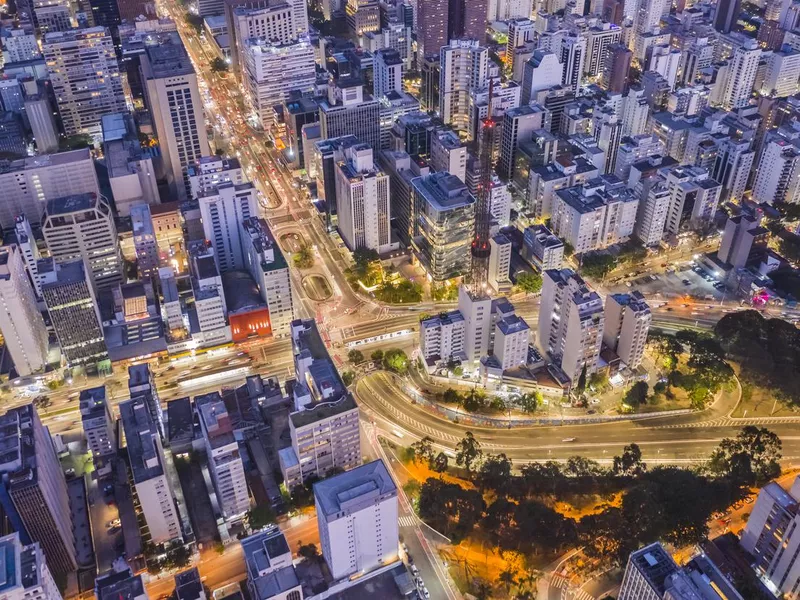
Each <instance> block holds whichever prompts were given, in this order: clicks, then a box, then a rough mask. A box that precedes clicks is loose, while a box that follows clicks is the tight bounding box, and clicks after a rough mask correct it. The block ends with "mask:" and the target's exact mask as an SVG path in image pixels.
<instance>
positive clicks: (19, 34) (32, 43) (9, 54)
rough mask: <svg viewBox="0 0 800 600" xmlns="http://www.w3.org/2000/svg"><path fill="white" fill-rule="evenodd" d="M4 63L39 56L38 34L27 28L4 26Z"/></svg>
mask: <svg viewBox="0 0 800 600" xmlns="http://www.w3.org/2000/svg"><path fill="white" fill-rule="evenodd" d="M2 36H3V38H2V39H3V63H15V62H22V61H26V60H33V59H34V58H39V57H40V56H41V53H40V52H39V44H38V42H37V41H36V35H35V34H33V33H30V32H28V31H26V30H25V29H22V28H19V29H6V28H3V34H2Z"/></svg>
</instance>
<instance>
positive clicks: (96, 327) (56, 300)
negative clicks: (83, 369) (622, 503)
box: [37, 258, 108, 364]
mask: <svg viewBox="0 0 800 600" xmlns="http://www.w3.org/2000/svg"><path fill="white" fill-rule="evenodd" d="M37 269H38V271H39V279H40V281H41V283H42V296H43V297H44V301H45V304H46V305H47V312H48V313H49V314H50V321H51V322H52V324H53V329H55V331H56V336H57V337H58V343H59V345H60V346H61V354H62V355H63V356H64V358H66V360H67V363H68V364H96V363H100V362H102V361H107V360H108V351H107V349H106V342H105V338H104V337H103V327H102V325H101V323H102V321H101V320H100V310H99V309H98V308H97V301H96V299H95V294H94V288H93V287H92V281H91V275H90V274H89V273H87V272H86V269H85V263H84V261H83V259H82V258H77V259H75V260H71V261H66V262H61V263H59V262H56V261H55V260H54V259H52V258H44V259H41V260H39V262H38V263H37Z"/></svg>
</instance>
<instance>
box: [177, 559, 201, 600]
mask: <svg viewBox="0 0 800 600" xmlns="http://www.w3.org/2000/svg"><path fill="white" fill-rule="evenodd" d="M175 595H176V596H177V597H178V600H197V599H198V598H202V597H204V596H205V592H204V591H203V584H202V582H201V581H200V571H198V570H197V567H194V568H193V569H189V570H188V571H184V572H183V573H178V574H177V575H175Z"/></svg>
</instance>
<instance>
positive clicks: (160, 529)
mask: <svg viewBox="0 0 800 600" xmlns="http://www.w3.org/2000/svg"><path fill="white" fill-rule="evenodd" d="M119 415H120V420H121V421H122V427H123V429H124V431H125V442H126V444H127V451H128V464H129V468H130V470H131V479H132V481H133V490H132V491H133V492H134V493H135V495H136V498H135V499H134V505H136V504H138V506H139V510H141V512H142V514H143V515H144V521H145V525H144V529H143V530H142V533H143V534H145V539H146V540H147V541H150V542H151V543H153V544H156V545H158V544H163V543H165V542H170V541H173V540H180V539H181V524H180V519H179V517H178V509H177V508H176V505H175V498H174V496H173V493H172V487H171V484H170V480H169V477H167V474H166V473H165V472H164V464H163V456H164V449H163V447H162V445H161V436H160V435H159V433H158V430H157V428H156V426H155V425H154V424H153V420H152V419H151V418H150V411H149V410H148V408H147V405H146V403H145V401H144V399H142V398H135V399H133V400H128V401H127V402H122V403H121V404H120V405H119ZM137 501H138V502H137Z"/></svg>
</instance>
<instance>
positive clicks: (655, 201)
mask: <svg viewBox="0 0 800 600" xmlns="http://www.w3.org/2000/svg"><path fill="white" fill-rule="evenodd" d="M637 191H638V192H639V194H640V198H639V210H638V211H637V213H636V227H635V228H634V235H635V236H636V237H637V238H638V239H639V241H640V242H642V244H644V245H645V246H658V245H659V244H660V243H661V238H663V237H664V228H665V227H666V224H667V215H668V214H669V208H670V203H671V199H672V195H671V194H670V191H669V188H668V187H667V186H666V185H664V184H663V183H660V182H659V183H655V184H653V185H650V186H642V185H640V186H639V187H638V188H637Z"/></svg>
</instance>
